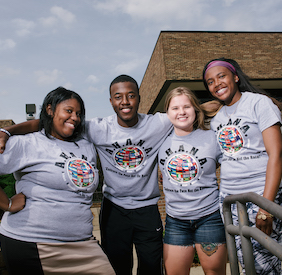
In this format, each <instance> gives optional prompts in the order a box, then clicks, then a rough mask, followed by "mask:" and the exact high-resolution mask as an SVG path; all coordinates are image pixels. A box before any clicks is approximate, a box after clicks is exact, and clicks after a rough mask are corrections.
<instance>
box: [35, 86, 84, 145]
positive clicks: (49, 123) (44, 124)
mask: <svg viewBox="0 0 282 275" xmlns="http://www.w3.org/2000/svg"><path fill="white" fill-rule="evenodd" d="M71 98H74V99H76V100H77V101H78V103H79V104H80V108H81V114H80V124H79V125H77V127H76V128H75V130H74V133H73V135H72V136H71V137H69V138H68V140H71V141H75V140H77V139H78V138H81V135H82V133H83V132H84V129H85V106H84V102H83V100H82V98H81V97H80V96H79V95H78V94H77V93H76V92H74V91H71V90H67V89H65V88H64V87H58V88H56V89H55V90H53V91H51V92H49V93H48V94H47V95H46V97H45V99H44V101H43V104H42V107H41V112H40V116H39V119H40V120H39V130H42V129H44V131H45V134H46V136H47V137H48V138H51V132H52V129H53V117H52V116H51V115H49V114H48V113H47V110H46V109H47V106H48V105H50V106H51V110H52V112H53V113H55V111H56V107H57V105H58V104H59V103H61V102H63V101H65V100H68V99H71Z"/></svg>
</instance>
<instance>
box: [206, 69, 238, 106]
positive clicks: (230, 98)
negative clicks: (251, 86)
mask: <svg viewBox="0 0 282 275" xmlns="http://www.w3.org/2000/svg"><path fill="white" fill-rule="evenodd" d="M205 81H206V83H207V85H208V88H209V91H210V93H211V94H212V96H214V97H215V98H217V99H219V100H221V101H223V102H224V103H225V104H226V105H232V104H234V103H235V102H237V101H238V100H239V99H240V97H241V92H240V91H239V89H238V86H237V82H238V81H239V77H238V76H237V75H234V74H233V73H232V72H231V71H230V70H229V69H227V68H225V67H222V66H215V67H212V68H210V69H208V71H207V72H206V75H205Z"/></svg>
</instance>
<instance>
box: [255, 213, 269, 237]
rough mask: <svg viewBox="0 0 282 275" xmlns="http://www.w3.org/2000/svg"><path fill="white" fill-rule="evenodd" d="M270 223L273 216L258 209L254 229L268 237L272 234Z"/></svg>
mask: <svg viewBox="0 0 282 275" xmlns="http://www.w3.org/2000/svg"><path fill="white" fill-rule="evenodd" d="M272 222H273V215H271V214H269V213H268V212H266V211H265V210H263V209H259V211H258V213H257V216H256V227H257V228H258V229H260V230H261V231H262V232H264V233H265V234H266V235H268V236H269V235H270V234H271V233H272Z"/></svg>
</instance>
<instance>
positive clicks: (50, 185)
mask: <svg viewBox="0 0 282 275" xmlns="http://www.w3.org/2000/svg"><path fill="white" fill-rule="evenodd" d="M13 172H15V173H14V175H15V178H16V180H17V182H16V191H17V193H20V192H22V193H23V194H24V195H25V196H26V205H25V208H24V209H23V210H21V211H19V212H18V213H15V214H12V213H9V212H6V213H5V214H4V216H3V218H2V221H1V227H0V232H1V233H2V234H3V235H5V236H8V237H11V238H14V239H19V240H22V241H29V242H61V241H77V240H82V239H86V238H89V237H91V236H92V231H93V226H92V219H93V215H92V213H91V210H90V206H91V204H92V195H93V192H94V191H95V190H96V188H97V185H98V171H97V170H96V151H95V148H94V146H93V144H92V143H89V142H88V141H86V140H79V141H77V142H76V143H74V142H66V141H62V140H58V139H48V138H47V137H46V136H45V135H44V134H43V133H42V132H36V133H33V134H28V135H24V136H13V137H11V138H10V139H9V140H8V142H7V145H6V150H5V152H4V154H2V155H0V174H9V173H13Z"/></svg>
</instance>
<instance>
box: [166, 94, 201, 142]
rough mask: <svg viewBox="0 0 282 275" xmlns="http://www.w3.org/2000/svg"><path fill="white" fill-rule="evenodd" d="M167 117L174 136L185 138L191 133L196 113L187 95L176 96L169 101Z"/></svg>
mask: <svg viewBox="0 0 282 275" xmlns="http://www.w3.org/2000/svg"><path fill="white" fill-rule="evenodd" d="M167 116H168V118H169V120H170V121H171V123H172V124H173V126H174V131H175V134H176V135H178V136H185V135H187V134H189V133H191V132H192V131H193V126H194V121H195V119H196V112H195V109H194V107H193V105H192V103H191V101H190V99H189V98H188V96H187V95H184V94H182V95H177V96H175V97H173V98H172V99H171V100H170V103H169V106H168V109H167Z"/></svg>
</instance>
